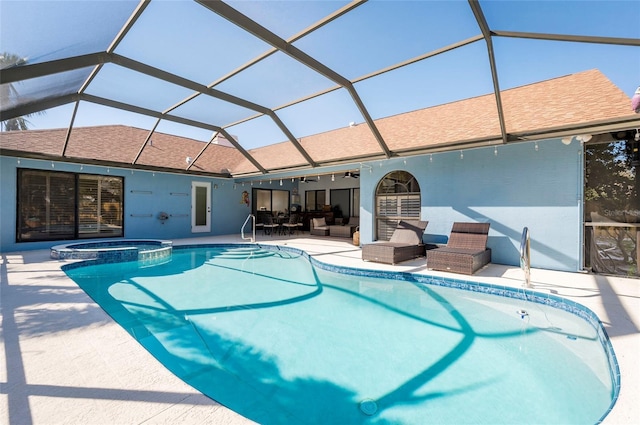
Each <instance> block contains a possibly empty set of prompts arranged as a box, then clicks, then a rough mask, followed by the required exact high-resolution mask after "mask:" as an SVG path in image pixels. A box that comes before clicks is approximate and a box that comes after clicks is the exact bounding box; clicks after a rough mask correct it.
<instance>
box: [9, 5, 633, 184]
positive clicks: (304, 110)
mask: <svg viewBox="0 0 640 425" xmlns="http://www.w3.org/2000/svg"><path fill="white" fill-rule="evenodd" d="M0 7H1V8H2V10H1V14H0V16H1V22H0V23H1V44H2V46H1V49H0V50H1V51H2V52H3V56H2V73H1V79H2V80H1V82H2V86H1V89H2V90H1V93H0V95H1V104H2V110H1V112H2V120H9V119H15V118H19V117H23V118H26V119H27V120H28V121H29V123H30V124H31V126H30V128H32V129H37V130H41V129H51V128H71V129H72V131H71V132H66V131H65V132H63V133H61V134H59V135H58V136H56V137H60V140H61V143H62V148H61V150H62V154H63V155H67V156H75V157H82V156H83V155H86V152H83V147H84V150H85V151H86V150H87V149H88V146H90V143H89V142H86V140H89V139H91V138H90V137H88V138H86V139H82V138H80V137H79V135H80V134H81V133H79V132H78V131H77V130H78V129H79V128H80V127H96V126H114V125H117V126H125V127H124V128H122V127H117V128H110V129H109V132H112V133H113V134H118V135H124V133H125V132H128V133H127V134H128V136H126V137H128V138H129V139H128V140H131V143H132V146H130V147H129V148H128V151H130V153H129V154H128V156H127V157H126V158H122V159H118V160H120V161H122V162H129V163H132V164H144V163H145V161H151V162H153V161H154V155H160V151H158V152H156V153H154V152H151V151H149V150H146V149H143V148H144V147H145V146H147V145H148V144H149V141H154V142H155V143H156V149H159V145H160V144H163V145H165V146H166V149H165V151H171V150H172V149H175V150H176V151H177V152H179V153H180V154H181V155H182V154H184V153H185V152H187V154H188V155H190V157H193V158H196V159H197V160H198V161H200V165H201V167H204V169H207V170H208V171H210V172H214V173H215V172H220V170H223V169H225V170H228V171H231V173H232V174H234V175H247V174H253V173H267V172H273V171H279V170H287V169H292V168H313V167H317V166H320V165H325V164H336V163H340V162H349V161H358V160H362V159H367V158H388V157H391V156H394V155H401V154H403V153H411V152H413V151H417V150H418V149H423V148H425V147H430V146H431V147H433V146H437V147H446V146H461V145H464V144H465V143H472V142H479V141H486V142H491V143H508V142H510V141H513V140H515V139H518V138H520V137H524V135H525V133H526V132H527V131H529V132H530V134H534V135H535V134H538V135H542V134H544V133H545V132H544V131H542V130H543V129H544V128H546V127H548V128H553V130H554V131H555V132H556V133H557V134H560V133H562V130H563V128H565V127H566V131H567V132H568V131H575V130H576V129H577V127H578V125H577V123H575V122H569V121H566V120H565V121H563V120H555V119H554V117H555V116H556V115H566V114H567V113H570V112H571V102H574V100H575V101H577V102H580V99H581V98H582V96H586V95H588V94H589V92H590V87H581V86H580V84H588V85H591V84H594V83H593V81H595V80H593V79H589V78H587V79H584V78H583V79H582V80H581V79H580V78H576V79H573V80H571V84H574V86H567V85H566V84H561V83H556V85H553V84H551V85H547V86H545V87H546V90H554V91H556V92H557V91H559V90H561V89H562V88H564V89H568V90H569V93H563V94H562V96H563V97H562V99H565V101H566V102H565V103H567V104H566V105H562V107H563V108H564V110H562V111H559V110H558V111H556V110H553V109H550V110H549V115H550V116H548V117H547V116H545V117H544V119H539V121H540V122H539V123H536V122H535V119H534V118H535V117H533V116H531V115H529V116H528V113H529V112H532V111H533V110H535V106H536V105H531V104H527V102H526V100H527V99H531V100H532V101H535V102H538V99H543V98H545V97H544V96H542V97H536V96H541V95H540V94H539V93H538V92H539V91H540V90H542V89H541V88H539V87H542V86H539V85H537V86H536V87H538V88H537V89H533V90H530V92H527V88H526V87H527V86H529V85H532V84H533V83H537V82H540V81H545V80H554V79H558V78H561V77H563V76H566V75H569V74H578V75H591V74H590V73H589V72H590V70H594V69H597V70H598V71H599V73H601V74H602V75H604V76H606V79H607V80H608V81H609V82H611V83H612V87H614V88H616V87H617V90H618V91H619V92H620V93H619V94H620V95H621V96H618V94H615V93H614V97H615V98H616V100H615V101H614V103H616V104H618V103H619V108H620V109H617V110H615V111H609V112H607V113H602V114H601V115H596V116H595V117H588V116H585V114H582V113H581V114H578V115H580V119H582V120H583V122H584V123H587V124H593V123H594V122H598V123H599V124H611V125H613V126H615V125H619V126H631V125H632V124H634V125H640V124H638V122H637V120H635V121H634V117H633V116H632V115H633V112H632V111H631V110H630V108H628V106H629V105H628V104H625V102H627V103H628V97H630V96H631V95H632V94H633V93H634V91H635V89H636V87H637V85H638V84H640V78H639V77H640V25H634V24H633V23H634V22H640V8H638V4H637V2H636V1H584V2H549V1H526V2H522V1H472V0H469V1H368V2H366V1H353V2H340V1H237V2H236V1H230V2H221V1H204V0H197V1H186V0H185V1H160V0H152V1H141V2H129V1H48V2H31V1H27V2H24V1H2V2H1V3H0ZM581 78H582V77H581ZM593 78H596V77H593ZM596 80H597V82H598V84H607V82H604V83H603V82H602V81H601V80H600V79H599V78H596ZM516 88H518V89H517V90H515V89H516ZM574 88H575V89H574ZM512 89H513V93H514V94H510V93H511V91H512ZM536 90H537V91H536ZM580 90H585V92H584V93H583V92H580ZM534 92H535V93H534ZM516 94H517V95H516ZM625 95H626V97H625ZM557 96H558V98H560V93H557ZM546 97H547V98H548V97H549V96H546ZM460 101H464V102H465V103H464V104H461V103H460ZM593 102H595V103H597V102H598V99H593ZM603 102H610V100H609V99H606V100H604V99H603ZM557 103H558V101H557V100H555V99H554V100H553V101H550V103H549V104H550V105H552V106H550V107H547V106H546V105H545V107H547V109H548V108H553V107H554V106H553V105H557ZM573 104H576V102H574V103H573ZM556 107H557V106H556ZM476 108H477V109H476ZM507 108H509V110H507ZM622 108H627V109H626V110H627V111H628V113H627V112H624V110H623V109H622ZM424 110H428V111H429V114H430V115H424V114H423V115H420V114H421V113H420V111H424ZM476 110H477V111H478V112H487V111H489V112H490V113H489V114H488V115H486V116H484V115H483V116H482V120H481V121H482V122H481V123H475V122H474V120H473V118H474V111H476ZM600 112H602V111H600ZM587 115H588V114H587ZM400 116H402V117H403V119H404V120H409V121H402V120H401V119H399V118H398V119H395V120H394V119H393V118H394V117H400ZM406 117H409V118H406ZM434 117H438V118H437V119H436V118H434ZM538 117H540V115H538ZM621 117H622V118H621ZM550 121H551V122H553V125H552V124H551V123H549V122H550ZM5 122H6V121H5ZM417 122H421V123H422V124H423V125H424V128H422V127H420V126H419V125H417V124H416V123H417ZM569 124H570V125H569ZM545 126H546V127H545ZM127 128H128V130H126V129H127ZM118 131H120V132H118ZM483 132H485V133H483ZM558 132H559V133H558ZM105 133H106V132H105ZM556 133H554V134H556ZM123 137H124V136H123ZM172 137H173V139H172ZM221 137H224V139H225V140H226V141H227V143H226V145H225V146H224V149H222V146H220V145H217V146H216V147H211V150H210V149H209V146H211V145H213V144H216V143H209V142H212V141H214V142H216V141H218V140H221V139H220V138H221ZM420 137H421V138H422V140H423V142H422V144H420V143H418V144H417V143H416V142H415V141H414V140H415V139H417V138H420ZM181 138H186V139H190V140H191V141H190V142H189V143H186V142H185V143H182V146H178V145H179V144H180V143H179V142H178V139H181ZM93 139H95V138H93ZM427 139H428V141H426V140H427ZM192 142H193V143H195V144H193V143H192ZM197 142H201V143H200V144H198V143H197ZM190 143H191V144H193V146H191V145H190ZM207 143H209V144H207ZM187 145H189V146H187ZM229 145H231V147H230V146H229ZM234 148H235V149H234ZM94 152H95V150H94ZM107 154H108V153H105V155H107ZM119 154H122V152H120V153H119ZM111 155H114V153H113V152H112V153H111ZM174 156H176V157H177V155H174ZM180 158H181V160H180V163H179V164H177V163H176V164H173V163H171V160H169V159H168V158H164V159H157V161H160V162H162V164H163V165H162V166H166V167H169V168H171V167H176V168H180V167H182V168H184V167H185V164H184V156H181V157H180ZM113 160H116V159H113ZM195 164H197V162H196V163H194V164H187V165H186V168H187V169H189V168H190V167H193V166H194V165H195ZM206 164H209V165H206ZM225 165H226V167H225Z"/></svg>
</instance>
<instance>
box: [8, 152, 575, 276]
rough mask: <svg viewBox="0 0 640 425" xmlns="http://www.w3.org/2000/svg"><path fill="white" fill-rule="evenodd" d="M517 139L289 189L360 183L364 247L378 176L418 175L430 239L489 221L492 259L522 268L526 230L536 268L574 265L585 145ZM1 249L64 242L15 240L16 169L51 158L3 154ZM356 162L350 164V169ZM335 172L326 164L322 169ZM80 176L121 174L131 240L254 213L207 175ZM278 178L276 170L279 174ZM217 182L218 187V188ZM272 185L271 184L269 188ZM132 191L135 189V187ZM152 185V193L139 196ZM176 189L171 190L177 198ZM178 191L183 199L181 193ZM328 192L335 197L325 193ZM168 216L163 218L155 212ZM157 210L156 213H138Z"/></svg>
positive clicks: (46, 165)
mask: <svg viewBox="0 0 640 425" xmlns="http://www.w3.org/2000/svg"><path fill="white" fill-rule="evenodd" d="M535 146H536V144H535V143H533V142H526V143H517V144H512V145H507V146H498V147H497V154H496V153H495V150H494V148H493V147H486V148H477V149H470V150H465V151H463V157H462V158H461V156H460V151H453V152H443V153H435V154H433V155H428V154H427V155H421V156H414V157H409V158H394V159H390V160H384V161H374V162H368V163H365V164H363V165H361V166H360V167H361V169H360V178H359V179H358V180H357V183H356V182H354V181H353V180H351V179H342V178H340V176H341V174H340V173H343V172H344V170H343V171H342V172H341V171H339V170H337V169H336V170H335V172H336V179H335V180H336V181H335V182H331V179H330V177H328V176H327V177H325V176H323V177H322V179H321V180H320V181H319V182H315V183H307V184H300V185H298V184H297V183H291V179H290V177H289V178H287V177H285V178H283V186H279V184H278V185H276V184H275V182H276V180H274V184H273V187H272V188H275V189H282V190H291V189H292V188H293V186H294V185H296V186H297V187H298V188H299V191H300V195H301V201H302V200H303V199H304V191H305V190H311V189H314V190H315V189H322V188H325V189H327V190H328V189H332V188H340V187H347V186H348V187H353V185H356V186H357V185H358V184H359V186H360V243H361V244H365V243H370V242H372V241H373V240H374V214H375V189H376V185H377V184H378V181H379V180H380V179H381V178H382V177H384V176H385V175H386V174H387V173H389V172H391V171H394V170H406V171H408V172H410V173H412V174H413V175H414V176H415V177H416V179H417V180H418V183H419V185H420V190H421V203H422V206H421V218H422V219H423V220H428V221H429V225H428V227H427V229H426V232H425V238H424V240H425V242H429V243H446V241H447V237H448V235H449V232H450V230H451V225H452V223H453V222H455V221H478V222H490V223H491V230H490V233H489V242H488V245H489V247H490V248H491V249H492V262H494V263H499V264H507V265H518V264H519V246H520V238H521V234H522V230H523V228H524V227H525V226H526V227H528V228H529V231H530V234H531V265H532V267H538V268H545V269H552V270H563V271H577V270H580V269H581V267H582V200H581V197H582V192H583V177H582V175H583V158H582V147H581V146H580V145H579V144H578V143H577V142H575V141H574V142H573V143H572V144H571V145H568V146H567V145H564V144H562V143H561V142H560V140H558V139H553V140H545V141H539V142H537V146H538V148H537V150H536V148H535ZM0 161H1V162H0V173H1V178H2V185H1V191H0V197H1V198H0V200H1V203H0V229H1V231H2V232H1V237H0V251H1V252H12V251H20V250H29V249H43V248H49V247H51V246H53V245H56V244H59V243H60V242H59V241H58V242H23V243H16V241H15V239H16V238H15V223H16V176H17V171H16V170H17V168H18V167H24V168H33V169H46V170H51V169H52V167H51V164H52V162H51V161H40V160H29V159H21V160H20V164H18V161H17V159H16V158H11V157H2V158H0ZM53 164H54V168H55V170H58V171H70V172H80V166H79V165H78V164H68V163H61V162H54V163H53ZM352 168H353V167H352ZM332 171H333V170H329V171H328V170H322V171H321V173H327V172H332ZM82 172H83V173H89V174H101V175H107V174H110V175H118V176H123V177H124V178H125V180H124V191H125V199H124V208H125V209H124V214H125V217H124V226H125V228H124V232H125V237H126V238H159V239H160V238H161V239H177V238H187V237H194V236H207V235H212V236H213V235H227V234H236V233H239V232H240V227H241V226H242V224H243V223H244V220H245V219H246V217H247V215H248V214H249V213H250V212H251V209H250V208H248V207H247V206H246V205H245V204H243V203H242V202H241V201H242V191H243V190H245V189H246V190H247V191H248V192H249V193H251V190H250V186H249V185H247V184H245V186H244V187H243V186H242V185H241V184H237V185H236V186H235V187H234V183H233V181H232V180H229V179H219V178H206V177H199V176H187V175H179V174H168V173H159V172H156V173H152V172H149V171H138V170H135V171H133V173H132V172H131V170H127V169H117V168H110V169H109V172H107V169H106V168H105V167H98V166H84V167H83V170H82ZM272 178H273V179H279V176H276V175H273V176H272ZM192 181H205V182H210V183H211V187H212V190H211V194H212V201H211V207H212V212H211V217H212V224H211V231H210V232H209V233H195V234H194V233H191V214H190V211H191V182H192ZM214 187H217V188H214ZM266 188H269V185H267V187H266ZM132 191H133V192H132ZM138 191H147V192H151V194H141V193H136V192H138ZM172 193H173V194H172ZM176 194H181V195H176ZM327 195H329V193H328V192H327ZM161 211H164V212H166V213H168V214H169V215H171V217H170V218H169V220H167V221H166V222H165V223H164V224H162V223H161V222H160V220H158V219H157V215H158V213H159V212H161ZM145 214H152V217H138V216H139V215H145Z"/></svg>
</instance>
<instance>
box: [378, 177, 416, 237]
mask: <svg viewBox="0 0 640 425" xmlns="http://www.w3.org/2000/svg"><path fill="white" fill-rule="evenodd" d="M403 219H414V220H419V219H420V186H419V185H418V182H417V181H416V179H415V177H413V175H412V174H411V173H408V172H406V171H392V172H390V173H389V174H387V175H386V176H384V177H383V178H382V180H380V182H379V183H378V187H377V188H376V217H375V221H376V237H377V239H378V240H383V241H388V240H389V239H390V238H391V235H392V234H393V231H394V230H395V229H396V227H397V225H398V222H399V221H400V220H403Z"/></svg>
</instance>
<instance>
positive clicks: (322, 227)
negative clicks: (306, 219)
mask: <svg viewBox="0 0 640 425" xmlns="http://www.w3.org/2000/svg"><path fill="white" fill-rule="evenodd" d="M309 234H310V235H316V236H329V226H328V225H327V221H326V220H325V218H324V217H314V218H312V219H311V230H310V231H309Z"/></svg>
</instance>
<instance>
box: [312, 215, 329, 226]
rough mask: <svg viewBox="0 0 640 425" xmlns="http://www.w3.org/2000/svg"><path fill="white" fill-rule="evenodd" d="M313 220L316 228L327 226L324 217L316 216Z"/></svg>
mask: <svg viewBox="0 0 640 425" xmlns="http://www.w3.org/2000/svg"><path fill="white" fill-rule="evenodd" d="M311 220H313V228H314V229H317V228H319V227H326V226H327V221H326V220H325V218H324V217H315V218H312V219H311Z"/></svg>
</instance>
